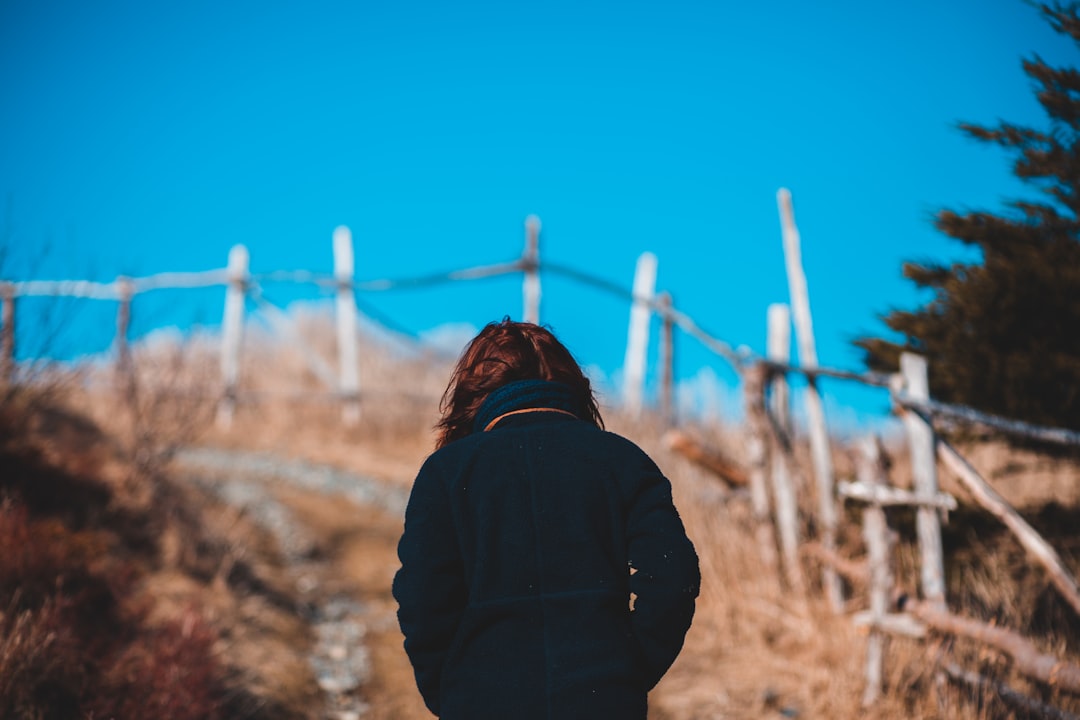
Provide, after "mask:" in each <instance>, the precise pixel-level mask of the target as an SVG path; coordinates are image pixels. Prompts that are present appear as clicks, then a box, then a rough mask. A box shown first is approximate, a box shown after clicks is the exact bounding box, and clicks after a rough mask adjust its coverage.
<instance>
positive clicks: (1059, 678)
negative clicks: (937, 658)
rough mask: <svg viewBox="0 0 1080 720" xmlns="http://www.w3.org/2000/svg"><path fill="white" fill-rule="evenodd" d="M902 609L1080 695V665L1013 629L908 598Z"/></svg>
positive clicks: (930, 624)
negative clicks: (987, 646)
mask: <svg viewBox="0 0 1080 720" xmlns="http://www.w3.org/2000/svg"><path fill="white" fill-rule="evenodd" d="M902 609H903V610H905V611H907V612H909V613H911V614H912V615H913V616H914V617H915V618H916V619H918V620H921V621H922V622H924V623H925V624H926V625H927V627H930V628H932V629H934V630H937V631H938V632H942V633H945V634H947V635H956V636H958V637H965V638H969V639H971V640H975V641H976V642H980V643H982V644H984V645H989V646H990V647H992V648H994V649H996V650H1000V651H1001V652H1003V653H1005V654H1006V655H1008V656H1009V657H1011V658H1012V659H1013V662H1015V663H1016V669H1017V670H1018V671H1019V672H1020V673H1021V674H1023V675H1025V676H1027V677H1029V678H1032V679H1034V680H1038V681H1040V682H1044V683H1046V684H1047V685H1050V686H1051V687H1056V688H1061V689H1062V690H1067V691H1069V692H1072V693H1078V694H1080V666H1077V665H1074V664H1072V663H1070V662H1067V661H1065V660H1059V659H1058V658H1056V657H1054V656H1053V655H1048V654H1047V653H1044V652H1040V651H1039V649H1038V648H1037V647H1035V645H1034V644H1033V643H1032V642H1031V641H1030V640H1028V639H1027V638H1025V637H1024V636H1023V635H1021V634H1019V633H1017V632H1015V631H1013V630H1008V629H1006V628H1001V627H996V626H994V625H988V624H986V623H984V622H979V621H978V620H972V619H970V618H965V617H961V616H959V615H954V614H952V613H950V612H948V611H947V610H938V609H936V608H934V607H933V606H932V605H930V604H929V603H926V602H924V601H919V600H907V601H906V602H905V603H904V607H903V608H902Z"/></svg>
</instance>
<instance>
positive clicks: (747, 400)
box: [742, 363, 778, 582]
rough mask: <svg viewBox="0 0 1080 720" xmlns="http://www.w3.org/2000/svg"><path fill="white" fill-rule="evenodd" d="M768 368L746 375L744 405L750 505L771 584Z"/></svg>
mask: <svg viewBox="0 0 1080 720" xmlns="http://www.w3.org/2000/svg"><path fill="white" fill-rule="evenodd" d="M765 376H766V370H765V366H764V365H762V364H761V363H755V364H753V365H751V366H749V367H747V368H746V369H745V371H744V372H743V378H742V380H743V402H744V404H745V407H746V427H747V430H748V431H749V434H750V437H749V438H748V442H747V454H748V456H749V457H748V462H749V468H750V473H749V476H750V477H749V480H750V504H751V507H752V509H753V513H754V533H755V535H756V536H757V542H758V551H759V552H760V554H761V563H762V565H763V566H764V567H765V570H766V572H767V574H768V576H769V579H770V582H774V581H776V580H777V579H778V578H777V574H776V566H777V557H776V540H775V538H774V536H773V530H772V527H771V523H770V521H769V489H768V486H767V484H766V480H765V476H766V473H767V471H768V464H769V456H768V447H769V441H768V437H769V427H768V425H769V421H768V418H767V416H766V415H765Z"/></svg>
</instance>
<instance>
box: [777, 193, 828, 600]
mask: <svg viewBox="0 0 1080 720" xmlns="http://www.w3.org/2000/svg"><path fill="white" fill-rule="evenodd" d="M776 199H777V204H778V205H779V208H780V222H781V227H782V230H783V240H784V260H785V264H786V267H787V276H788V289H789V293H790V295H791V310H792V314H793V316H794V320H795V337H796V340H797V342H798V347H799V364H800V365H802V366H804V367H806V368H813V367H817V364H818V360H817V349H816V347H815V344H814V328H813V320H812V318H811V316H810V293H809V290H808V289H807V286H806V274H805V272H804V271H803V266H802V250H801V247H800V245H801V238H800V237H799V230H798V228H797V227H796V225H795V213H794V210H793V209H792V205H791V193H790V192H789V191H788V190H787V189H786V188H781V189H780V191H779V192H778V193H777V194H776ZM805 397H806V419H807V424H808V430H809V433H810V455H811V459H812V460H813V465H814V478H815V480H816V481H817V489H818V515H819V518H818V521H819V524H820V527H821V544H822V545H823V546H824V547H825V548H826V549H828V550H832V549H834V548H835V547H836V498H835V496H834V489H833V462H832V454H831V451H830V449H829V430H828V427H827V426H826V424H825V411H824V409H823V407H822V404H821V393H820V392H818V387H817V381H816V378H815V377H814V376H812V375H810V376H808V378H807V385H806V396H805ZM821 582H822V586H823V587H824V588H825V594H826V596H827V597H828V599H829V605H830V607H832V609H833V612H841V611H842V610H843V607H844V595H843V590H842V588H841V586H840V578H839V577H837V576H836V573H835V572H833V569H832V568H830V567H829V566H827V565H825V566H823V567H822V577H821Z"/></svg>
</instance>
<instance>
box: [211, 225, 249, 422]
mask: <svg viewBox="0 0 1080 720" xmlns="http://www.w3.org/2000/svg"><path fill="white" fill-rule="evenodd" d="M228 277H229V285H228V287H227V288H226V289H225V317H224V319H223V320H222V324H221V379H222V381H223V384H224V393H223V394H222V397H221V402H220V404H219V405H218V413H217V421H218V424H219V425H221V426H223V427H226V428H227V427H229V426H231V425H232V421H233V415H234V414H235V413H236V383H237V380H238V379H239V377H240V342H241V338H242V336H243V332H244V294H245V292H246V290H247V282H248V251H247V248H246V247H244V246H243V245H233V247H232V250H230V251H229V268H228Z"/></svg>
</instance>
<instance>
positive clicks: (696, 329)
mask: <svg viewBox="0 0 1080 720" xmlns="http://www.w3.org/2000/svg"><path fill="white" fill-rule="evenodd" d="M539 267H540V270H541V271H546V272H550V273H554V274H556V275H561V276H563V277H565V278H569V279H571V280H576V281H577V282H579V283H581V284H583V285H588V286H590V287H592V288H594V289H596V290H601V291H603V292H606V293H608V294H609V295H614V296H615V297H618V298H620V299H622V300H627V301H629V302H642V303H645V304H646V305H648V306H649V309H650V310H652V311H653V312H655V313H656V314H658V315H659V316H660V317H667V318H670V319H671V321H672V322H673V323H675V324H676V325H678V326H679V327H680V328H681V329H682V330H683V332H685V333H686V334H687V335H690V336H692V337H693V338H695V339H696V340H698V341H699V342H700V343H701V344H703V345H704V346H705V347H707V348H709V349H710V350H712V351H713V352H714V353H716V354H717V355H719V356H721V357H722V358H724V359H725V360H727V361H728V362H729V363H730V364H731V365H732V366H733V367H734V368H735V370H739V369H741V368H742V366H743V363H744V362H745V361H746V359H747V358H746V356H744V355H740V354H739V353H738V352H736V351H735V349H734V348H732V347H731V345H729V344H728V343H726V342H724V341H723V340H720V339H719V338H717V337H716V336H714V335H711V334H710V333H708V332H706V331H705V330H703V329H702V328H701V326H699V325H698V324H697V323H696V322H695V321H694V319H693V318H691V317H690V316H689V315H687V314H686V313H684V312H682V311H680V310H677V309H676V308H675V307H673V306H669V305H665V304H664V303H663V302H661V301H660V300H659V299H658V298H654V297H637V296H636V295H634V292H633V291H632V290H628V289H626V288H624V287H623V286H622V285H619V284H618V283H616V282H612V281H611V280H605V279H604V278H600V277H597V276H595V275H592V274H590V273H586V272H582V271H581V270H577V269H575V268H572V267H570V266H568V265H562V264H560V263H552V262H541V263H540V265H539Z"/></svg>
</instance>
